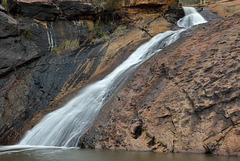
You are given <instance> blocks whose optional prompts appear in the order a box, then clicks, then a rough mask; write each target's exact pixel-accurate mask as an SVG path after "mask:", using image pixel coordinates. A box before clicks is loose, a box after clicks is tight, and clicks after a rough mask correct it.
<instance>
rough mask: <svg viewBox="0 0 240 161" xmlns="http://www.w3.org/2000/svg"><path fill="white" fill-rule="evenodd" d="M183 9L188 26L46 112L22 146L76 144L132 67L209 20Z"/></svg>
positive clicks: (157, 39)
mask: <svg viewBox="0 0 240 161" xmlns="http://www.w3.org/2000/svg"><path fill="white" fill-rule="evenodd" d="M184 11H185V13H188V14H187V15H186V16H185V17H183V18H182V19H180V20H179V22H178V24H180V25H179V26H180V27H185V28H183V29H180V30H177V31H166V32H164V33H160V34H157V35H156V36H154V37H153V38H152V39H151V40H149V41H148V42H146V43H145V44H143V45H141V46H140V47H139V48H138V49H137V50H136V51H134V52H133V53H132V55H130V56H129V57H128V58H127V60H125V61H124V62H123V63H122V64H121V65H119V66H118V67H117V68H116V69H115V70H114V71H113V72H112V73H110V74H109V75H107V76H106V77H105V78H104V79H102V80H100V81H97V82H96V83H93V84H91V85H88V86H87V87H85V88H84V89H83V90H81V91H80V92H79V94H78V95H77V96H76V97H75V98H73V99H72V100H71V101H69V102H68V103H67V104H66V105H65V106H63V107H62V108H60V109H58V110H56V111H54V112H52V113H50V114H48V115H46V116H45V117H44V118H43V119H42V120H41V121H40V122H39V123H38V124H37V125H36V126H35V127H34V128H33V129H32V130H30V131H28V132H27V133H26V135H25V137H24V138H23V139H22V140H21V141H20V143H19V145H44V146H66V147H76V146H77V145H78V141H79V139H80V137H81V136H82V135H83V134H84V132H85V131H86V130H87V129H88V128H89V127H90V125H91V124H92V122H93V121H94V119H95V117H96V116H97V114H98V112H99V110H100V109H101V108H102V107H103V106H104V103H105V102H106V101H107V100H108V98H109V97H110V96H111V94H112V93H113V92H114V90H115V89H116V88H118V86H119V85H120V84H121V82H122V81H123V80H124V79H125V78H126V77H127V76H128V74H129V72H130V71H131V70H133V69H134V68H136V67H137V66H138V65H140V64H141V63H143V62H144V61H146V60H147V59H149V58H150V57H151V56H153V55H154V54H155V53H157V52H159V51H160V50H162V49H163V48H164V47H166V46H168V45H170V44H171V43H173V42H175V41H176V40H177V39H178V38H179V37H180V34H181V33H182V32H183V31H185V30H187V28H188V27H190V26H192V25H195V24H200V23H205V22H206V20H205V19H204V18H202V16H201V15H200V14H198V13H197V12H195V11H196V10H194V8H192V7H184ZM189 17H190V18H189ZM190 24H191V25H190Z"/></svg>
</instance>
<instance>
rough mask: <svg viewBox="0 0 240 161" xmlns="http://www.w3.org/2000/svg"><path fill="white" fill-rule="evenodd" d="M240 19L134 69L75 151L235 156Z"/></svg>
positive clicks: (208, 27) (197, 32) (224, 21)
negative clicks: (130, 151) (81, 148)
mask: <svg viewBox="0 0 240 161" xmlns="http://www.w3.org/2000/svg"><path fill="white" fill-rule="evenodd" d="M239 18H240V14H235V15H234V16H232V17H226V18H221V19H217V20H215V21H211V22H209V23H207V24H202V25H199V26H198V27H196V28H195V29H194V30H193V31H192V32H191V34H189V35H187V36H185V37H184V38H181V39H180V40H179V41H177V42H175V43H174V44H172V45H171V46H169V47H167V48H165V49H164V50H162V51H161V52H159V53H157V54H156V55H155V56H153V57H152V58H150V59H149V60H148V61H146V62H145V63H144V64H142V65H141V66H140V67H138V69H136V71H134V72H133V73H132V74H131V75H130V77H129V78H128V79H127V80H126V81H125V83H124V85H123V87H122V88H121V89H119V91H118V92H116V93H115V94H114V95H113V96H112V98H111V99H110V100H109V101H108V102H107V104H106V105H105V106H104V108H103V109H102V111H101V112H100V114H99V116H98V117H97V119H96V121H95V123H94V124H93V125H92V127H91V128H90V129H89V130H88V131H87V132H86V134H85V135H84V136H83V137H82V138H81V140H80V143H79V145H80V146H81V147H89V148H104V149H121V150H134V151H157V152H191V153H213V154H220V155H238V156H239V155H240V151H239V148H240V147H239V145H240V140H239V132H238V131H239V125H240V116H239V114H240V111H239V105H240V93H239V92H240V82H239V81H240V79H239V78H240V73H239V69H240V66H239V51H240V43H239V41H240V37H239V35H240V33H239V31H240V30H239V29H240V28H239V24H240V22H239Z"/></svg>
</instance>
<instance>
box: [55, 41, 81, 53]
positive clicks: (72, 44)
mask: <svg viewBox="0 0 240 161" xmlns="http://www.w3.org/2000/svg"><path fill="white" fill-rule="evenodd" d="M78 47H79V41H78V40H77V39H76V40H72V41H69V40H66V41H65V42H63V43H62V44H61V45H59V46H57V47H54V48H53V51H60V50H75V49H77V48H78Z"/></svg>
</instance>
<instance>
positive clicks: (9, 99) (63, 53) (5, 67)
mask: <svg viewBox="0 0 240 161" xmlns="http://www.w3.org/2000/svg"><path fill="white" fill-rule="evenodd" d="M9 2H11V3H10V4H9V7H10V12H11V13H12V14H13V17H12V16H10V15H7V14H5V13H3V12H0V19H1V21H0V23H1V26H0V27H1V30H0V40H1V41H0V55H1V57H0V144H14V143H16V142H18V141H19V139H20V138H21V137H22V136H23V134H24V133H25V132H26V131H27V130H29V129H31V128H32V127H33V126H34V125H35V124H36V123H37V122H38V121H39V120H40V119H41V118H42V117H43V116H44V115H45V114H46V113H49V112H51V111H53V110H55V109H57V108H59V107H61V106H62V105H63V104H64V103H66V101H68V100H69V99H70V98H71V97H73V96H74V95H75V94H76V93H77V91H78V90H79V89H81V88H82V87H83V86H84V85H86V84H87V83H91V82H93V81H96V80H99V79H101V78H103V77H104V76H105V75H106V74H108V73H109V72H111V71H112V70H113V69H114V68H115V67H116V66H117V65H119V64H120V63H121V62H123V61H124V60H125V59H126V57H127V56H128V55H129V54H131V53H132V52H133V51H134V50H135V49H136V48H137V47H138V46H139V45H140V44H142V43H143V42H145V41H146V40H147V39H149V38H150V37H151V36H152V35H154V34H156V33H157V32H163V31H166V30H169V28H170V27H171V25H172V24H171V23H169V22H167V20H166V19H165V18H164V17H162V16H160V15H155V16H151V15H148V16H147V18H146V19H144V20H143V19H142V20H141V23H142V24H144V25H146V24H147V25H148V27H149V33H150V34H151V35H150V34H147V32H146V31H145V30H142V28H141V27H137V26H136V25H133V24H132V23H127V26H125V25H120V26H119V27H117V26H116V24H113V25H111V24H110V23H109V24H108V22H105V21H102V20H99V15H95V13H94V12H95V7H94V6H92V4H91V3H90V1H86V0H85V1H84V0H79V1H45V0H42V1H41V0H33V1H27V0H17V1H9ZM75 3H78V5H80V6H78V5H75ZM74 7H75V9H76V10H75V9H74ZM73 12H74V13H73ZM93 13H94V14H93ZM145 15H147V14H145ZM94 16H96V17H94ZM101 16H102V15H101ZM115 21H117V20H115ZM116 23H118V22H116ZM141 23H140V22H139V23H138V24H139V25H141ZM159 24H161V25H159ZM144 25H142V26H144ZM113 31H114V32H113ZM95 32H99V35H101V37H98V39H96V37H94V36H93V38H94V39H91V38H92V37H91V36H92V34H95ZM126 35H127V37H126ZM89 37H91V38H90V39H89ZM68 46H69V48H68Z"/></svg>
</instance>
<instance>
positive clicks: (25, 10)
mask: <svg viewBox="0 0 240 161" xmlns="http://www.w3.org/2000/svg"><path fill="white" fill-rule="evenodd" d="M90 2H91V0H56V1H53V0H12V1H10V11H11V12H12V13H15V14H21V15H23V16H25V17H31V18H36V19H38V20H42V21H43V20H49V21H53V20H55V19H57V18H59V17H61V18H67V19H79V18H80V17H81V18H84V17H85V19H86V18H88V19H89V17H92V15H93V14H94V13H95V9H94V6H93V5H92V4H91V3H90Z"/></svg>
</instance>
